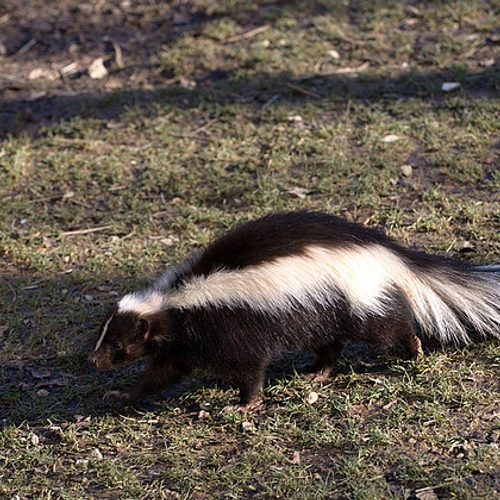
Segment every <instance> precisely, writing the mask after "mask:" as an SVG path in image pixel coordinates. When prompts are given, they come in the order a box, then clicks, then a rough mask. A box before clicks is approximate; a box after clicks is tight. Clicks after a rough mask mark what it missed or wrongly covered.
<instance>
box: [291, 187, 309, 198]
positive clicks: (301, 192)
mask: <svg viewBox="0 0 500 500" xmlns="http://www.w3.org/2000/svg"><path fill="white" fill-rule="evenodd" d="M312 192H314V190H312V189H306V188H301V187H295V188H293V189H291V190H290V191H287V193H288V194H293V195H294V196H297V198H302V199H304V198H305V197H306V196H307V195H308V194H311V193H312Z"/></svg>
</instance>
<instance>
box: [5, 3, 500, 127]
mask: <svg viewBox="0 0 500 500" xmlns="http://www.w3.org/2000/svg"><path fill="white" fill-rule="evenodd" d="M333 4H334V2H333ZM327 5H328V2H326V3H323V2H304V1H296V2H279V1H276V2H271V1H270V2H261V3H259V4H256V5H253V3H252V2H241V3H240V5H239V7H238V9H233V10H231V9H228V8H226V7H223V6H221V5H219V3H218V2H215V1H213V2H211V1H207V2H190V1H183V0H178V1H172V2H139V1H128V0H126V1H118V0H113V1H109V2H104V1H97V2H87V3H82V2H77V1H73V0H69V1H61V2H50V3H49V4H47V3H46V2H43V1H29V0H25V1H20V2H17V1H16V2H14V1H6V2H3V3H2V4H1V6H0V62H1V66H0V92H1V95H2V104H1V107H0V134H2V135H4V136H5V134H18V133H37V132H38V131H39V128H40V126H41V125H43V124H49V123H51V122H59V121H61V120H67V119H69V118H71V117H75V116H88V117H90V116H96V117H98V118H102V119H105V120H106V119H116V118H118V117H119V115H120V113H121V112H122V111H123V109H124V107H126V106H130V105H138V104H141V103H142V104H144V103H147V102H149V101H151V99H155V100H157V99H158V98H159V96H158V95H156V94H152V91H154V90H158V89H164V90H165V91H166V94H164V95H163V98H166V99H168V100H172V98H169V88H171V87H172V88H176V87H183V88H185V89H188V90H193V89H194V88H195V87H198V88H200V89H202V90H201V91H203V89H207V88H210V87H212V86H213V85H217V84H219V83H221V82H227V83H229V84H230V85H231V82H232V86H230V87H226V88H225V91H226V94H225V97H221V99H227V98H230V99H231V98H235V99H237V98H238V97H239V98H241V99H247V100H249V101H252V100H254V99H258V100H261V101H263V102H266V100H268V99H269V98H272V94H271V92H279V93H280V94H282V91H283V81H288V82H289V85H290V87H289V88H288V91H289V92H288V94H289V95H293V94H295V95H296V96H298V97H302V98H315V97H320V96H325V95H328V94H331V93H332V92H339V91H340V92H345V91H346V90H347V91H348V92H349V93H351V94H352V95H353V97H355V98H361V99H363V98H367V99H371V98H373V97H375V96H376V97H377V98H380V96H381V90H383V92H382V95H383V96H384V97H386V98H394V97H397V96H414V95H431V94H434V93H435V92H436V91H438V89H439V87H440V85H441V84H442V83H443V82H445V81H447V80H449V79H452V80H455V79H456V78H457V77H458V78H459V79H460V80H461V81H462V82H463V83H465V82H466V83H467V84H468V91H469V92H474V93H476V94H481V95H485V96H495V95H496V91H497V88H498V80H499V78H498V71H497V64H498V63H497V59H496V58H497V56H498V48H499V44H500V32H488V33H481V32H478V31H477V30H476V29H475V20H473V19H469V20H468V19H467V18H465V19H466V20H465V21H464V20H463V18H461V17H459V12H457V14H456V15H457V22H456V23H454V24H453V22H452V23H451V25H446V26H444V27H442V28H441V31H442V32H443V34H444V38H445V41H444V42H443V43H440V42H439V41H438V37H439V35H438V34H437V33H436V30H435V28H436V27H435V26H433V25H432V24H429V23H428V22H427V21H426V19H425V17H424V15H423V11H422V10H421V9H420V8H419V5H418V3H415V4H414V3H412V2H409V3H408V4H406V5H405V6H404V7H402V8H404V10H405V20H404V21H403V22H401V21H400V20H398V21H399V24H397V25H395V26H393V25H390V24H389V26H390V27H391V34H390V36H389V33H387V32H386V33H384V32H383V31H382V32H379V33H377V34H376V35H369V34H367V33H366V31H365V32H364V31H363V29H364V28H366V26H365V25H366V24H370V21H371V20H372V19H373V22H372V24H373V25H375V27H376V23H377V22H378V23H382V22H384V21H385V20H384V17H387V14H386V10H385V9H384V6H382V5H378V4H375V5H373V6H372V5H371V4H370V3H369V2H363V1H359V2H352V4H351V5H350V7H349V8H348V9H338V7H334V8H333V9H332V8H331V7H330V6H329V7H327ZM337 11H338V12H339V13H340V12H341V13H342V16H341V19H340V21H341V23H340V26H341V29H339V30H332V31H331V33H329V36H330V38H331V40H332V41H333V42H334V45H335V47H338V48H339V49H341V50H342V56H343V57H344V54H345V55H346V56H347V57H348V59H349V66H348V67H347V68H346V67H340V66H339V65H338V63H337V61H336V59H335V58H336V57H337V56H336V55H335V54H334V57H333V58H332V57H330V58H329V57H328V55H326V56H323V57H322V58H320V59H318V60H317V61H316V64H315V71H314V72H313V73H311V72H310V71H309V72H308V73H307V74H304V73H301V72H300V61H298V62H299V64H298V65H297V71H296V74H294V70H293V69H292V70H290V68H288V69H287V68H286V67H283V68H279V67H272V65H265V66H264V67H259V64H258V60H257V61H251V60H250V61H247V62H245V64H247V65H249V64H250V65H254V66H255V69H256V71H255V72H254V78H252V79H250V80H249V79H248V75H249V74H252V72H251V71H250V72H247V74H246V76H245V78H244V79H243V80H241V79H239V78H237V77H236V78H235V75H236V74H237V70H238V68H240V67H241V60H240V59H238V57H236V56H235V54H236V53H237V52H238V49H239V48H245V50H246V48H248V47H249V45H251V44H252V42H253V39H254V38H255V37H257V36H258V35H260V34H262V33H265V32H266V31H267V30H271V29H272V28H273V26H276V25H277V24H279V22H280V17H281V16H282V15H283V12H287V14H289V13H291V14H292V15H293V17H294V18H295V23H294V26H293V30H294V31H297V30H301V31H302V32H304V33H306V32H307V31H308V30H309V31H310V30H317V28H318V25H314V24H313V23H311V18H312V16H321V15H324V16H325V18H326V19H329V18H330V16H331V20H332V21H334V20H336V17H335V16H336V13H337ZM485 12H487V9H486V10H485ZM450 13H451V14H453V13H454V8H453V7H450ZM491 15H492V16H493V15H494V11H492V12H491ZM228 16H229V18H230V19H231V21H230V22H229V23H228V21H227V20H228ZM219 21H220V25H221V26H222V29H221V31H220V32H217V31H213V30H210V29H209V30H208V32H207V30H206V27H207V25H209V24H210V25H214V24H215V25H217V23H218V22H219ZM387 21H388V22H389V23H390V19H387ZM447 21H449V19H448V20H447ZM224 23H226V24H224ZM227 24H229V25H227ZM383 27H385V25H384V26H383ZM320 28H322V29H324V30H329V29H330V26H329V25H328V22H325V26H323V27H321V26H320ZM370 28H372V29H373V26H372V25H370ZM499 31H500V29H499ZM201 35H203V36H204V38H205V39H206V37H207V35H208V37H209V39H211V40H213V41H214V42H218V43H219V45H220V47H222V48H220V47H219V50H217V51H215V52H214V53H211V54H209V56H207V55H206V54H202V53H200V54H198V55H197V56H196V57H194V58H185V60H184V61H174V60H173V59H172V58H171V57H170V56H169V55H168V52H169V50H170V47H171V46H172V44H174V43H175V42H176V41H178V40H179V39H180V38H183V37H184V38H185V39H186V40H188V43H192V44H196V43H197V39H198V38H199V37H200V39H201V40H203V41H201V42H200V43H202V44H203V43H206V40H204V39H203V37H201ZM397 36H400V38H401V39H402V40H403V41H404V42H405V44H404V45H402V46H401V47H396V48H395V47H394V44H393V41H392V40H391V38H394V37H397ZM446 39H450V40H453V44H454V46H448V45H447V42H446ZM221 42H222V43H221ZM436 42H437V47H438V48H437V49H436V50H435V52H433V51H432V50H429V49H428V47H431V46H433V45H436ZM287 43H288V42H287ZM292 43H294V42H292ZM298 43H300V41H298ZM450 45H451V42H450ZM464 45H468V46H469V48H468V50H465V51H464V50H463V49H464ZM389 47H390V50H387V49H388V48H389ZM240 52H244V50H243V49H242V50H241V51H240ZM336 52H337V50H336ZM299 57H301V56H299ZM303 57H307V54H306V55H305V56H303ZM250 59H251V58H250ZM100 61H101V62H102V66H101V64H100V63H99V62H100ZM436 63H438V65H439V66H441V68H442V69H439V70H437V69H436ZM388 64H389V66H387V65H388ZM93 65H94V66H93ZM417 65H418V69H417ZM96 66H97V69H95V67H96ZM285 66H286V65H285ZM309 66H310V61H309ZM414 66H415V70H414V71H412V72H411V73H408V68H410V69H411V68H413V67H414ZM103 67H104V68H105V69H103ZM368 67H370V68H371V70H372V75H371V76H370V78H369V79H362V80H361V81H360V82H357V81H356V80H351V81H350V82H349V86H348V88H346V84H345V81H344V79H345V75H349V74H351V73H354V74H357V73H356V71H355V70H356V68H360V70H359V72H360V73H361V74H362V72H363V70H365V69H366V68H368ZM373 68H375V69H376V68H384V71H383V72H382V73H381V74H380V75H377V76H374V75H373ZM247 69H248V68H247ZM276 70H278V71H276ZM100 71H104V73H101V72H100ZM294 82H295V83H294ZM294 86H295V87H294ZM217 88H220V85H219V87H217ZM228 90H230V92H229V93H228V92H227V91H228ZM106 94H111V95H112V96H113V97H112V98H111V99H108V100H107V101H103V100H102V97H103V96H105V95H106ZM231 96H232V97H231ZM175 97H177V95H174V96H173V99H175ZM283 97H285V98H286V96H283V95H281V98H283ZM160 99H161V97H160ZM179 105H182V103H179Z"/></svg>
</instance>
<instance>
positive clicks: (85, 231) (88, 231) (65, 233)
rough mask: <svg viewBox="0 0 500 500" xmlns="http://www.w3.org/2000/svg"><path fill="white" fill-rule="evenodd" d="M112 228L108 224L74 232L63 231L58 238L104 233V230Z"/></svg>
mask: <svg viewBox="0 0 500 500" xmlns="http://www.w3.org/2000/svg"><path fill="white" fill-rule="evenodd" d="M112 227H113V226H112V225H111V224H110V225H108V226H99V227H91V228H90V229H77V230H75V231H64V232H63V233H60V236H76V235H80V234H89V233H95V232H97V231H105V230H106V229H111V228H112Z"/></svg>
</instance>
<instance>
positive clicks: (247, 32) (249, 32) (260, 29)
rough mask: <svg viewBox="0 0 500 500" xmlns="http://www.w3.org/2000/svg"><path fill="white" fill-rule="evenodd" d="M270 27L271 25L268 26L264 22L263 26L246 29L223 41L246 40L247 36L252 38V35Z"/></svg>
mask: <svg viewBox="0 0 500 500" xmlns="http://www.w3.org/2000/svg"><path fill="white" fill-rule="evenodd" d="M270 27H271V26H269V24H265V25H264V26H259V27H258V28H255V29H253V30H250V31H246V32H245V33H241V34H240V35H234V36H230V37H229V38H228V39H227V40H225V43H234V42H239V41H240V40H247V39H248V38H252V37H254V36H257V35H260V34H261V33H264V31H267V30H268V29H269V28H270Z"/></svg>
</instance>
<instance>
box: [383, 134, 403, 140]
mask: <svg viewBox="0 0 500 500" xmlns="http://www.w3.org/2000/svg"><path fill="white" fill-rule="evenodd" d="M400 139H402V137H400V136H399V135H394V134H389V135H386V136H384V137H382V142H396V141H399V140H400Z"/></svg>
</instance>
